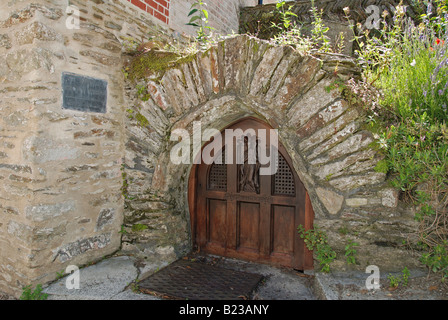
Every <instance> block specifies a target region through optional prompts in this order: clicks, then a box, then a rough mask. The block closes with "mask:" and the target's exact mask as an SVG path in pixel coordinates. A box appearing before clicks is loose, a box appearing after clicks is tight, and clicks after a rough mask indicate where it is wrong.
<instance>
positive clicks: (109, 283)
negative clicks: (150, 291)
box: [44, 256, 138, 300]
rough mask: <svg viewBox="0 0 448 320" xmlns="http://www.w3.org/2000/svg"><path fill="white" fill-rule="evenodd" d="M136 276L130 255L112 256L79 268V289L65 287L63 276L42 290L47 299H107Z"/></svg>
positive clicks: (115, 294) (121, 290) (119, 291)
mask: <svg viewBox="0 0 448 320" xmlns="http://www.w3.org/2000/svg"><path fill="white" fill-rule="evenodd" d="M137 276H138V270H137V268H136V267H135V266H134V259H133V258H132V257H128V256H120V257H112V258H109V259H107V260H104V261H101V262H99V263H97V264H95V265H92V266H88V267H85V268H82V269H80V288H79V289H67V287H66V280H67V277H64V278H62V279H60V280H58V281H56V282H54V283H52V284H51V285H50V286H49V287H47V288H45V289H44V292H45V293H47V294H48V295H49V297H48V299H49V300H108V299H112V298H113V297H116V296H117V295H118V294H120V293H122V292H123V291H124V290H125V289H126V287H127V286H128V285H129V284H130V283H131V282H132V281H134V280H135V279H136V278H137Z"/></svg>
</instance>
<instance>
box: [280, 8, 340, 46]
mask: <svg viewBox="0 0 448 320" xmlns="http://www.w3.org/2000/svg"><path fill="white" fill-rule="evenodd" d="M311 2H312V3H311V6H312V9H311V12H310V14H311V16H312V18H313V20H312V22H311V35H309V36H306V35H305V33H304V32H303V30H302V29H303V26H302V25H299V24H298V23H297V21H296V19H294V18H296V17H297V15H296V14H295V13H294V12H293V11H292V8H293V6H292V5H289V6H288V7H286V1H280V0H279V1H277V4H276V12H277V13H278V14H279V15H280V23H277V24H276V23H272V27H273V28H276V29H278V30H279V33H278V34H277V35H275V36H274V37H273V38H272V39H271V42H273V43H275V44H282V45H290V46H293V47H294V48H296V50H298V51H302V52H308V51H310V50H311V49H315V50H317V51H321V52H330V51H332V50H333V48H331V44H330V39H329V38H328V37H327V36H326V33H327V32H328V30H329V28H328V27H326V26H325V25H324V23H323V19H322V11H319V10H317V8H316V7H315V6H314V1H311ZM340 48H341V45H340V44H339V45H336V47H335V50H340Z"/></svg>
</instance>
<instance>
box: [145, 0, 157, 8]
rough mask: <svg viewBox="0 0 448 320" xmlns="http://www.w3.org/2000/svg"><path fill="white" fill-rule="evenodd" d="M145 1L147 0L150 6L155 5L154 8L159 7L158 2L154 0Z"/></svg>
mask: <svg viewBox="0 0 448 320" xmlns="http://www.w3.org/2000/svg"><path fill="white" fill-rule="evenodd" d="M145 2H146V3H147V4H148V5H149V6H151V7H153V8H154V9H157V3H155V2H154V0H145Z"/></svg>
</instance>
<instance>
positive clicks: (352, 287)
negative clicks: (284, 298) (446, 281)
mask: <svg viewBox="0 0 448 320" xmlns="http://www.w3.org/2000/svg"><path fill="white" fill-rule="evenodd" d="M391 274H392V275H393V276H396V277H398V276H400V273H391ZM388 275H389V273H386V274H382V275H381V276H380V279H379V284H380V287H379V288H378V289H371V290H368V289H367V286H366V280H367V278H368V276H369V274H367V273H363V272H356V271H352V272H349V271H348V272H344V273H316V275H315V278H314V284H313V288H314V292H315V294H316V297H317V298H318V299H320V300H439V299H446V298H447V297H444V296H443V293H442V294H440V293H439V292H437V291H435V290H433V291H431V290H428V289H427V288H426V287H427V286H415V285H409V286H407V285H400V287H399V289H400V290H391V289H390V288H389V286H390V285H389V283H390V281H389V280H388V279H387V276H388ZM426 276H427V272H426V273H425V272H424V271H422V270H412V271H411V276H410V277H409V282H410V283H414V282H417V281H419V283H425V280H426Z"/></svg>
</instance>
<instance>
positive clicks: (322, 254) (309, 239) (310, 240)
mask: <svg viewBox="0 0 448 320" xmlns="http://www.w3.org/2000/svg"><path fill="white" fill-rule="evenodd" d="M297 231H298V233H299V236H300V238H302V239H304V242H305V245H306V247H307V248H308V250H310V251H315V254H316V260H317V261H319V264H320V266H321V271H322V272H330V263H331V262H333V261H334V259H336V252H335V251H334V250H333V249H332V248H331V247H330V245H329V244H328V239H327V235H326V233H325V232H324V231H322V230H320V229H319V227H318V226H314V228H313V229H309V230H306V231H305V228H304V227H303V226H302V225H299V226H298V227H297Z"/></svg>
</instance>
